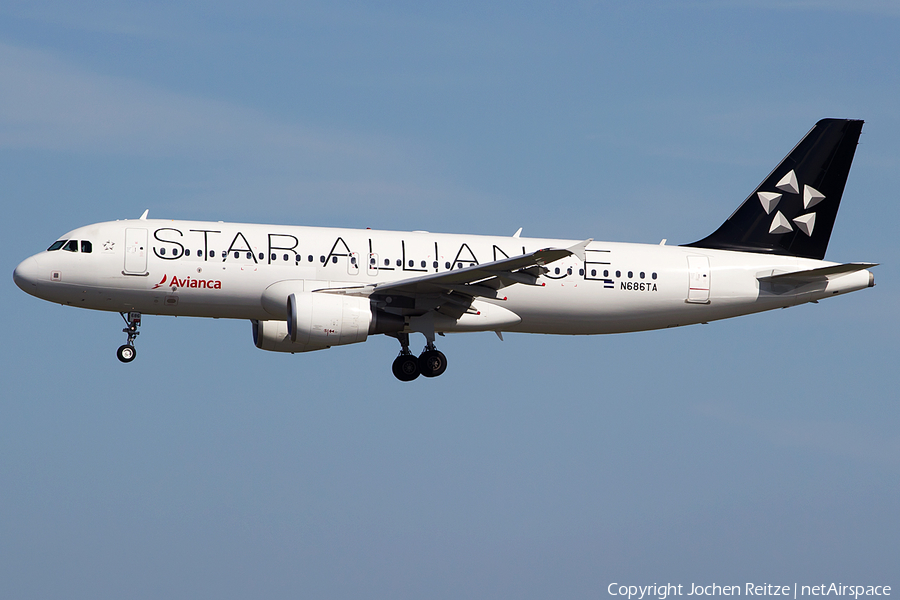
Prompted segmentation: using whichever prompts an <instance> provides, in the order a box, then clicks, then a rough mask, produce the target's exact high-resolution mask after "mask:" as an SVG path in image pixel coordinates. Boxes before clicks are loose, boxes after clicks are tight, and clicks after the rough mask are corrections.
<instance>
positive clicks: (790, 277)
mask: <svg viewBox="0 0 900 600" xmlns="http://www.w3.org/2000/svg"><path fill="white" fill-rule="evenodd" d="M877 266H878V263H845V264H842V265H832V266H830V267H819V268H818V269H806V270H805V271H793V272H791V273H778V274H777V275H764V276H761V277H757V279H758V280H759V281H763V282H765V281H768V282H772V283H794V282H797V283H806V282H813V281H821V280H823V279H835V278H837V277H840V276H842V275H849V274H850V273H856V272H857V271H863V270H865V269H868V268H871V267H877Z"/></svg>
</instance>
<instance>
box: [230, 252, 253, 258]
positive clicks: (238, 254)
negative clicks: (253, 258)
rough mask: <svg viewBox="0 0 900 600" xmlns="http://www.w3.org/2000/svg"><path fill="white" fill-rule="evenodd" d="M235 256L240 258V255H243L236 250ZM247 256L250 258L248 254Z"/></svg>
mask: <svg viewBox="0 0 900 600" xmlns="http://www.w3.org/2000/svg"><path fill="white" fill-rule="evenodd" d="M234 257H235V258H240V257H241V253H240V252H235V253H234ZM247 258H250V257H249V256H248V257H247Z"/></svg>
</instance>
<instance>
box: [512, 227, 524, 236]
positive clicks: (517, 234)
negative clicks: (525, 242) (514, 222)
mask: <svg viewBox="0 0 900 600" xmlns="http://www.w3.org/2000/svg"><path fill="white" fill-rule="evenodd" d="M520 235H522V228H521V227H519V230H518V231H516V232H515V233H514V234H513V237H514V238H517V237H519V236H520Z"/></svg>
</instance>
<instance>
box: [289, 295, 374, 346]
mask: <svg viewBox="0 0 900 600" xmlns="http://www.w3.org/2000/svg"><path fill="white" fill-rule="evenodd" d="M372 321H373V319H372V305H371V303H370V302H369V299H368V298H360V297H358V296H343V295H337V294H323V293H318V294H316V293H309V292H295V293H293V294H290V295H289V296H288V299H287V326H288V335H289V336H290V339H291V341H292V342H295V343H299V344H304V345H311V346H340V345H342V344H355V343H357V342H364V341H366V338H367V337H369V325H371V324H372Z"/></svg>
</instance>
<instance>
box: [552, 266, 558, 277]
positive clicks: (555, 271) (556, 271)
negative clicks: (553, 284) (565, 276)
mask: <svg viewBox="0 0 900 600" xmlns="http://www.w3.org/2000/svg"><path fill="white" fill-rule="evenodd" d="M553 272H554V273H556V274H557V275H559V267H556V268H555V269H553Z"/></svg>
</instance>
